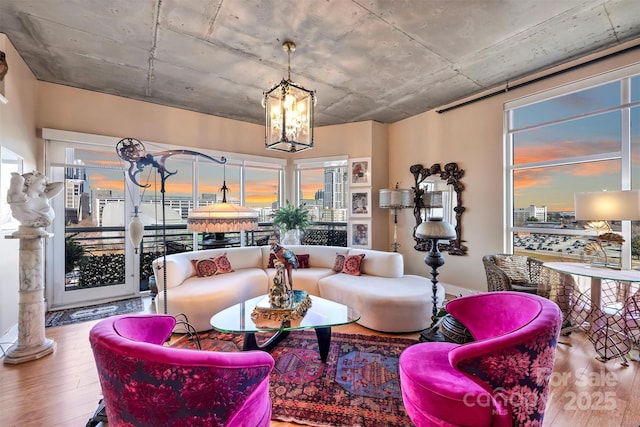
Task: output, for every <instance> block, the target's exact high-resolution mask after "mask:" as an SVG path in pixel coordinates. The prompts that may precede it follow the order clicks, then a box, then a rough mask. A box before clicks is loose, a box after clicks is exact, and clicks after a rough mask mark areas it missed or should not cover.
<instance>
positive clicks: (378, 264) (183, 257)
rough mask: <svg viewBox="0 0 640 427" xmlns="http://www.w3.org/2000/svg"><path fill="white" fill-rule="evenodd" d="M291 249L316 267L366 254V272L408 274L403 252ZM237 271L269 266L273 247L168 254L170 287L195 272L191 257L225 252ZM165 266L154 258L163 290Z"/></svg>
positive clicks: (303, 246) (317, 248) (387, 274)
mask: <svg viewBox="0 0 640 427" xmlns="http://www.w3.org/2000/svg"><path fill="white" fill-rule="evenodd" d="M286 248H287V249H290V250H292V251H293V252H294V253H296V254H298V255H300V254H309V266H310V267H313V268H329V269H331V268H333V266H334V264H335V261H336V255H338V254H340V255H359V254H364V255H365V257H364V259H363V260H362V268H361V271H362V274H365V275H371V276H378V277H388V278H399V277H402V276H403V275H404V261H403V258H402V255H401V254H399V253H397V252H384V251H376V250H371V249H351V248H345V247H342V246H315V245H287V246H286ZM225 252H226V254H227V258H228V259H229V262H230V263H231V266H232V267H233V269H234V270H242V269H246V268H259V269H262V270H266V269H267V265H268V263H269V256H270V254H271V248H270V247H269V246H245V247H241V248H219V249H206V250H201V251H194V252H182V253H178V254H171V255H167V265H166V269H167V282H168V288H173V287H176V286H179V285H180V284H181V283H182V282H184V281H185V280H186V279H188V278H189V277H191V276H193V275H194V274H195V270H194V269H193V266H192V265H191V260H198V259H205V258H214V257H216V256H218V255H221V254H223V253H225ZM161 265H162V258H158V259H156V260H155V261H153V267H154V269H153V271H154V273H155V276H156V283H157V286H158V289H159V290H163V289H164V273H163V271H162V269H161V268H160V269H158V266H161Z"/></svg>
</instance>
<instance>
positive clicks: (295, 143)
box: [262, 41, 316, 153]
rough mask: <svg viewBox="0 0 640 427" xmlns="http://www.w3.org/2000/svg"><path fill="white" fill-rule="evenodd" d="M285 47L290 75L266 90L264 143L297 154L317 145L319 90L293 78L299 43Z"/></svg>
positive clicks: (270, 148) (274, 148) (275, 148)
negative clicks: (315, 127) (315, 114)
mask: <svg viewBox="0 0 640 427" xmlns="http://www.w3.org/2000/svg"><path fill="white" fill-rule="evenodd" d="M282 49H284V51H285V52H287V54H288V56H289V66H288V77H287V79H286V80H285V79H284V78H283V79H282V81H281V82H280V83H278V84H277V85H276V86H274V87H273V88H271V89H270V90H268V91H266V92H264V97H263V99H262V106H263V107H264V108H265V111H266V114H265V117H266V122H265V123H266V125H265V136H264V145H265V148H267V149H268V150H278V151H285V152H288V153H296V152H298V151H303V150H308V149H310V148H313V109H314V107H315V105H316V93H315V91H312V90H307V89H305V88H304V87H302V86H300V85H298V84H296V83H294V82H292V81H291V52H294V51H295V50H296V44H295V43H294V42H292V41H285V42H284V43H283V44H282Z"/></svg>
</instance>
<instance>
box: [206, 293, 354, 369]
mask: <svg viewBox="0 0 640 427" xmlns="http://www.w3.org/2000/svg"><path fill="white" fill-rule="evenodd" d="M309 297H310V298H311V307H309V309H308V310H307V312H306V314H305V315H304V316H303V317H302V318H301V319H297V320H291V321H283V322H280V323H273V322H262V321H260V320H258V321H257V322H258V324H257V325H256V323H255V322H254V320H253V319H252V318H251V313H252V312H253V309H254V308H255V307H256V306H257V305H258V303H260V302H261V301H263V300H264V299H265V298H268V296H267V295H262V296H259V297H256V298H251V299H249V300H246V301H243V302H241V303H240V304H236V305H233V306H231V307H228V308H225V309H224V310H222V311H221V312H219V313H217V314H215V315H213V317H211V322H210V323H211V326H213V328H214V329H216V330H218V331H221V332H229V333H241V334H244V344H243V348H242V350H243V351H246V350H266V351H268V350H270V349H272V348H273V347H275V346H276V345H277V344H278V343H279V342H280V341H282V340H283V339H284V338H285V337H286V336H287V335H289V332H291V331H295V330H300V329H311V328H313V329H315V331H316V336H317V337H318V349H319V350H320V359H321V360H322V361H323V362H326V361H327V355H328V354H329V346H330V344H331V327H332V326H339V325H346V324H349V323H354V322H357V321H358V320H359V319H360V313H358V312H357V311H356V310H354V309H353V308H351V307H348V306H346V305H344V304H339V303H337V302H333V301H329V300H326V299H324V298H320V297H316V296H313V295H309ZM263 323H264V324H263ZM261 332H275V334H274V335H273V336H272V337H271V338H269V339H268V340H266V341H265V342H264V343H262V344H258V342H257V340H256V333H261Z"/></svg>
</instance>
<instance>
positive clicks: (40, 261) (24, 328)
mask: <svg viewBox="0 0 640 427" xmlns="http://www.w3.org/2000/svg"><path fill="white" fill-rule="evenodd" d="M51 236H53V235H52V234H49V233H47V232H46V231H44V230H43V229H42V228H35V227H23V226H20V228H19V229H18V231H16V232H15V233H13V234H12V235H11V236H6V238H7V239H20V264H19V265H20V290H19V293H20V300H19V306H18V341H17V342H16V343H15V344H13V345H12V346H11V347H9V350H7V354H6V356H5V358H4V363H9V364H18V363H23V362H28V361H31V360H36V359H39V358H41V357H44V356H46V355H47V354H51V353H53V351H54V350H55V348H56V343H55V341H53V340H51V339H48V338H47V337H45V334H44V316H45V312H44V308H45V304H44V249H43V244H42V242H43V240H44V239H46V238H48V237H51Z"/></svg>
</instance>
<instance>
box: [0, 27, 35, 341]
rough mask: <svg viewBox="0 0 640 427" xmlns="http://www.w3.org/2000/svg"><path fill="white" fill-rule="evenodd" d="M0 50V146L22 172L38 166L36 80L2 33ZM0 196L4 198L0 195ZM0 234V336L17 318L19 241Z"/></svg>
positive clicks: (0, 35)
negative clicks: (2, 66) (1, 70)
mask: <svg viewBox="0 0 640 427" xmlns="http://www.w3.org/2000/svg"><path fill="white" fill-rule="evenodd" d="M0 50H1V51H3V52H5V54H6V59H7V64H8V65H9V72H8V73H7V75H6V76H5V78H4V81H3V83H4V96H5V97H6V98H7V99H8V100H9V103H8V104H3V103H1V102H0V146H2V147H5V148H8V149H9V150H11V151H13V152H14V153H16V154H18V155H19V156H21V157H22V158H23V159H24V170H25V172H28V171H31V170H33V169H36V168H38V165H37V163H36V159H37V158H38V156H39V146H38V143H37V138H36V126H35V116H36V104H37V85H36V80H35V77H34V76H33V74H32V73H31V71H30V70H29V68H28V67H27V66H26V64H25V63H24V61H23V60H22V58H21V57H20V56H19V55H18V53H17V52H16V50H15V48H14V47H13V45H12V44H11V42H10V41H9V39H7V37H6V36H5V35H4V34H1V33H0ZM0 197H3V198H4V197H5V195H4V194H0ZM5 235H6V233H0V253H2V256H1V257H0V272H2V279H0V336H1V335H2V334H4V333H5V332H7V331H8V330H9V329H10V328H11V327H12V326H14V325H15V324H16V323H17V319H18V289H19V275H18V248H19V241H18V240H14V239H5Z"/></svg>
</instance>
